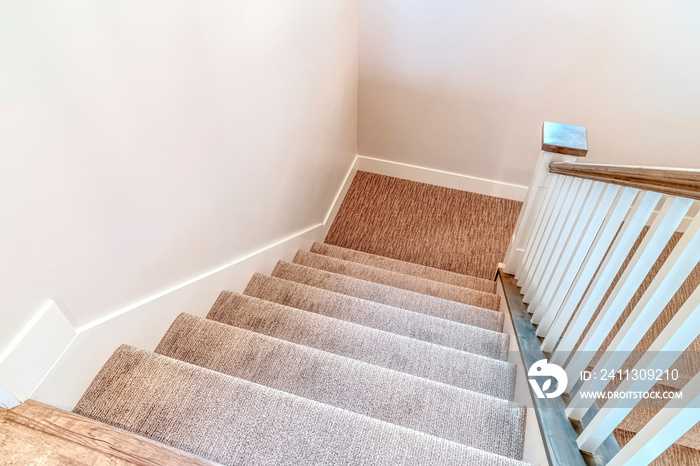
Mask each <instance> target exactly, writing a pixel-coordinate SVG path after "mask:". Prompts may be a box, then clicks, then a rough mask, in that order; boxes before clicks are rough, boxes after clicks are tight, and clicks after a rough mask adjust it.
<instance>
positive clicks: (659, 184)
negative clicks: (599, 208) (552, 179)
mask: <svg viewBox="0 0 700 466" xmlns="http://www.w3.org/2000/svg"><path fill="white" fill-rule="evenodd" d="M549 172H550V173H555V174H559V175H568V176H574V177H577V178H584V179H587V180H594V181H603V182H606V183H613V184H617V185H620V186H629V187H632V188H637V189H643V190H646V191H654V192H657V193H661V194H670V195H673V196H681V197H686V198H688V199H697V200H700V170H690V169H688V170H686V169H673V168H655V167H637V166H627V165H598V164H589V163H567V162H551V163H550V164H549Z"/></svg>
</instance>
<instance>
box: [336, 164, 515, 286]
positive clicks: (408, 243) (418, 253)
mask: <svg viewBox="0 0 700 466" xmlns="http://www.w3.org/2000/svg"><path fill="white" fill-rule="evenodd" d="M521 206H522V203H521V202H517V201H511V200H507V199H501V198H497V197H491V196H483V195H480V194H475V193H469V192H465V191H458V190H455V189H449V188H443V187H439V186H433V185H429V184H424V183H416V182H413V181H407V180H402V179H398V178H392V177H389V176H383V175H377V174H374V173H367V172H362V171H359V172H357V175H356V176H355V179H354V180H353V182H352V184H351V186H350V189H349V191H348V193H347V195H346V196H345V199H344V200H343V203H342V205H341V207H340V210H339V212H338V215H337V216H336V219H335V221H334V222H333V225H332V226H331V229H330V231H329V232H328V236H327V237H326V241H325V242H326V243H329V244H333V245H336V246H342V247H345V248H350V249H356V250H358V251H363V252H367V253H371V254H377V255H380V256H385V257H390V258H394V259H399V260H402V261H407V262H413V263H416V264H421V265H425V266H429V267H434V268H438V269H444V270H448V271H452V272H457V273H460V274H465V275H471V276H474V277H479V278H484V279H488V280H492V279H493V277H494V276H495V273H496V270H497V268H498V263H499V262H502V261H503V259H504V258H505V253H506V250H507V248H508V242H509V241H510V238H511V236H512V234H513V230H514V228H515V223H516V222H517V219H518V213H519V212H520V207H521Z"/></svg>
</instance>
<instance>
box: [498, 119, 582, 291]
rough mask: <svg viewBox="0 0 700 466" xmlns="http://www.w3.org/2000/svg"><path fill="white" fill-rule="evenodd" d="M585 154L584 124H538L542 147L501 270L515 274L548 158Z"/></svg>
mask: <svg viewBox="0 0 700 466" xmlns="http://www.w3.org/2000/svg"><path fill="white" fill-rule="evenodd" d="M587 153H588V137H587V135H586V128H585V127H584V126H574V125H565V124H563V123H553V122H551V121H545V122H544V124H543V125H542V150H541V151H540V155H539V157H538V159H537V164H536V165H535V170H534V172H533V174H532V178H531V179H530V187H529V189H528V192H527V197H526V198H525V201H524V203H523V207H522V209H520V215H519V216H518V223H517V224H516V226H515V231H514V232H513V237H512V238H511V243H510V246H509V248H508V253H507V254H506V262H505V265H506V266H505V272H506V273H510V274H513V275H515V276H516V278H517V275H518V272H519V268H520V265H521V263H522V257H523V253H524V252H525V248H526V246H527V242H528V239H529V237H530V232H531V231H532V228H533V224H534V222H535V219H536V217H537V212H538V211H539V209H540V206H541V204H542V200H543V199H544V195H545V193H546V191H547V188H548V187H549V184H550V182H551V180H552V177H553V175H552V174H550V173H549V163H550V162H552V161H559V162H574V161H575V160H576V159H577V158H578V157H585V156H586V154H587Z"/></svg>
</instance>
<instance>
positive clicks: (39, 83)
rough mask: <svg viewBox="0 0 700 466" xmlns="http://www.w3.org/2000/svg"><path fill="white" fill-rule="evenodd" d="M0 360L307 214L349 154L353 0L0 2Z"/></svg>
mask: <svg viewBox="0 0 700 466" xmlns="http://www.w3.org/2000/svg"><path fill="white" fill-rule="evenodd" d="M0 63H2V65H0V160H1V161H2V168H1V169H0V262H1V263H2V266H1V267H0V319H1V321H0V353H1V352H2V351H3V350H4V351H6V352H7V350H8V349H9V348H10V347H11V346H12V342H13V339H14V338H15V337H16V336H17V335H18V334H19V333H20V331H21V330H22V329H23V328H24V327H25V326H26V325H27V323H28V322H30V320H31V319H32V317H33V316H35V315H36V314H37V313H38V312H39V311H41V309H42V308H43V307H45V305H46V303H47V301H48V300H49V299H53V300H54V301H55V302H56V303H57V304H58V305H59V307H60V308H61V310H62V311H63V312H64V313H65V314H66V315H67V317H68V319H69V321H70V323H71V324H72V325H73V326H74V327H76V328H77V327H81V326H85V325H89V324H90V323H91V322H94V321H95V320H97V319H100V318H101V317H103V316H106V315H108V314H110V313H113V312H114V311H117V310H119V309H121V308H124V307H127V306H129V305H131V304H132V303H136V302H138V301H139V300H142V299H145V298H148V297H149V296H151V295H154V294H156V293H158V292H160V291H162V290H165V289H168V288H169V287H171V286H173V285H176V284H178V283H182V282H184V281H186V280H188V279H190V278H191V277H195V276H197V275H199V274H201V273H204V272H206V271H208V270H212V269H215V268H216V267H218V266H221V265H223V264H227V263H229V262H231V261H232V260H234V259H235V258H238V257H244V256H245V255H246V254H247V253H249V252H251V251H255V250H258V249H260V248H262V247H264V246H265V245H268V244H271V243H275V242H276V241H279V240H280V239H283V238H286V237H288V236H289V235H293V234H295V233H297V232H299V231H304V230H305V229H308V228H310V227H312V226H314V225H317V224H319V223H321V222H323V221H324V217H325V216H326V214H327V210H328V209H329V208H330V207H331V203H332V201H333V198H334V196H335V195H336V193H337V190H338V187H339V186H340V185H341V184H342V182H343V179H344V177H345V176H346V173H347V170H348V167H349V166H350V165H351V163H352V162H353V159H354V157H355V155H356V106H357V11H356V2H355V0H334V1H327V2H319V1H314V0H297V1H295V2H289V1H286V0H263V1H255V2H252V1H244V0H229V1H218V0H217V1H206V2H197V1H192V0H190V1H185V0H167V1H165V0H161V1H158V0H138V1H135V0H125V1H120V2H107V1H97V2H96V1H87V0H84V1H80V0H69V1H63V2H50V1H45V0H44V1H39V2H4V4H3V7H2V12H1V13H0Z"/></svg>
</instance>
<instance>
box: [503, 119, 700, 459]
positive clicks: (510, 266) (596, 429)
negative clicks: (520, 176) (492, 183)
mask: <svg viewBox="0 0 700 466" xmlns="http://www.w3.org/2000/svg"><path fill="white" fill-rule="evenodd" d="M586 151H587V142H586V132H585V128H582V127H575V126H569V125H561V124H556V123H549V122H547V123H545V125H544V130H543V151H542V153H541V154H540V157H539V160H538V162H537V166H536V169H535V173H534V175H533V177H532V181H531V184H530V189H529V192H528V196H527V199H526V201H525V203H524V205H523V208H522V211H521V215H520V218H519V219H518V223H517V225H516V228H515V233H514V235H513V239H512V242H511V246H510V249H509V250H508V253H507V256H506V264H505V272H506V273H510V274H512V275H514V276H515V279H516V280H517V284H518V286H520V287H521V290H520V293H521V294H522V295H523V296H522V301H523V302H525V303H529V308H528V311H529V312H530V313H531V314H532V315H531V317H530V320H531V322H532V323H533V324H534V325H536V326H537V328H536V335H537V336H538V337H540V341H539V342H538V344H539V345H540V347H541V351H543V352H545V354H546V355H547V356H548V358H549V360H550V362H551V363H554V364H557V365H559V366H561V367H562V368H563V369H564V370H565V371H566V374H567V376H568V384H567V386H566V390H565V394H566V396H565V401H568V407H567V408H566V411H565V413H566V416H568V417H569V419H571V420H572V421H582V420H584V419H585V423H582V424H581V425H582V426H583V427H582V429H581V430H580V435H579V437H578V439H577V444H578V446H579V448H580V450H581V451H583V452H588V453H591V454H595V452H596V450H598V448H600V447H601V445H603V443H604V442H606V440H607V439H609V438H610V436H611V434H612V433H613V431H614V430H615V429H616V428H617V427H618V426H619V425H620V424H621V423H622V422H623V420H624V418H625V417H626V416H627V415H628V414H629V413H630V411H632V410H633V409H635V408H636V407H637V404H638V401H639V399H641V398H625V396H626V395H627V394H629V393H632V392H634V393H637V394H644V393H648V392H650V391H653V390H658V388H655V387H656V386H657V384H659V383H660V384H661V385H664V381H663V380H660V379H659V378H658V377H657V376H656V375H657V374H661V375H662V376H665V377H670V376H671V375H669V373H668V369H669V368H671V367H672V365H673V364H674V363H675V362H676V360H677V359H678V358H679V357H680V355H682V354H683V353H684V352H686V351H687V350H688V348H689V346H690V345H691V343H693V341H695V340H696V338H699V337H700V289H695V291H694V292H693V293H692V294H691V295H690V296H689V297H687V299H685V302H684V304H682V305H678V306H677V307H679V309H672V311H674V312H675V314H674V315H673V317H672V319H671V320H670V322H668V323H667V324H665V327H663V330H662V331H661V332H660V333H659V332H656V334H657V335H658V336H656V337H655V338H654V340H653V343H651V345H650V346H649V345H648V342H647V347H646V348H643V349H644V350H645V351H646V353H645V354H644V355H642V356H641V357H639V355H636V359H633V358H632V357H631V355H632V353H633V352H634V351H635V350H638V349H639V348H640V346H639V345H640V343H641V342H642V341H643V338H644V337H645V335H647V334H648V332H649V331H650V329H651V328H652V327H653V326H654V325H655V323H657V319H658V318H659V316H661V315H662V313H663V312H664V311H666V312H667V313H668V309H667V307H668V305H669V303H670V302H672V300H673V298H674V297H675V296H676V295H677V293H678V292H679V288H680V287H681V284H683V283H684V282H685V281H686V279H687V278H688V277H689V276H690V275H691V273H692V272H693V270H694V269H695V268H696V267H698V263H699V261H700V214H699V213H698V210H699V209H698V207H699V206H698V204H699V203H698V200H699V199H700V171H698V170H677V169H664V168H649V167H625V166H613V165H594V164H585V163H574V161H576V160H577V159H578V157H580V156H582V155H585V153H586ZM679 230H684V231H683V232H682V237H681V238H680V240H678V243H677V244H676V245H675V247H673V249H672V251H671V252H670V254H668V257H664V254H665V253H664V251H668V245H669V242H670V241H671V239H672V237H674V235H677V234H679ZM660 262H662V263H663V265H661V267H660V269H658V272H656V273H655V274H654V275H653V279H651V281H650V282H649V280H650V272H651V271H652V270H653V269H654V267H655V265H656V267H657V268H658V263H660ZM645 280H646V282H645ZM695 285H697V284H695ZM641 290H644V292H643V293H641ZM640 294H641V297H639V296H640ZM635 296H637V297H636V298H635ZM635 300H636V302H635ZM658 325H662V323H659V324H658ZM603 350H605V351H603ZM591 367H592V368H593V370H592V371H590V372H587V371H588V370H589V369H590V368H591ZM630 367H632V369H633V372H632V374H641V373H643V372H645V371H647V373H649V372H648V370H649V369H653V370H654V372H653V374H655V377H653V378H649V377H645V378H644V379H643V380H642V379H641V378H640V377H639V376H638V375H637V376H634V377H632V376H630V372H629V368H630ZM623 368H627V372H624V373H623V372H622V369H623ZM691 370H693V371H694V373H691V374H684V376H687V379H692V380H691V381H690V382H688V383H687V385H686V386H685V387H676V388H677V389H678V390H676V391H677V392H678V391H679V392H680V393H682V394H684V395H685V396H686V398H685V400H683V399H675V400H673V401H672V402H670V403H668V405H667V406H668V407H666V408H663V409H661V411H660V412H659V414H657V415H656V416H655V417H654V418H653V419H652V420H651V421H650V422H649V423H648V425H647V426H646V427H644V428H643V429H642V430H641V431H640V432H639V433H638V434H637V436H635V437H634V439H633V441H630V442H629V443H628V444H627V445H626V446H624V448H622V449H621V450H620V451H619V452H616V453H613V454H612V456H609V457H607V458H603V457H604V455H602V456H601V455H598V456H597V458H599V459H600V458H603V459H602V460H601V461H603V463H601V464H605V463H607V462H608V461H609V462H610V464H645V462H649V461H651V460H653V459H654V458H656V457H657V456H658V455H659V454H661V453H663V451H664V450H665V449H666V448H668V447H669V446H670V445H672V444H673V443H674V442H675V441H676V440H677V439H678V438H679V437H680V436H681V435H683V433H685V432H686V431H687V430H689V429H690V428H692V427H693V426H694V425H695V424H696V423H698V421H700V414H699V413H700V406H699V405H700V401H697V398H698V397H699V396H700V379H698V375H697V369H691ZM582 374H586V376H585V377H583V378H582ZM603 374H606V375H610V374H616V376H617V378H618V379H621V380H617V381H616V382H615V383H614V384H612V385H609V383H610V379H609V378H607V377H603V376H602V375H603ZM667 382H668V383H669V385H671V386H673V383H671V381H667ZM607 387H613V388H612V391H614V392H615V393H616V395H615V396H613V397H612V398H607V399H605V400H604V401H602V400H599V403H601V404H602V407H600V408H599V406H598V404H599V403H598V402H596V397H593V396H590V394H591V393H596V392H603V391H606V390H608V391H610V389H608V388H607ZM684 392H685V393H684ZM637 396H639V395H637ZM666 401H667V400H666ZM664 403H665V401H664ZM669 426H673V429H674V430H673V434H669ZM678 429H680V430H681V431H679V430H678ZM683 429H684V430H683ZM642 439H643V440H642ZM649 442H652V443H653V445H652V446H650V445H649V444H648V443H649ZM593 456H595V455H593Z"/></svg>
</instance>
